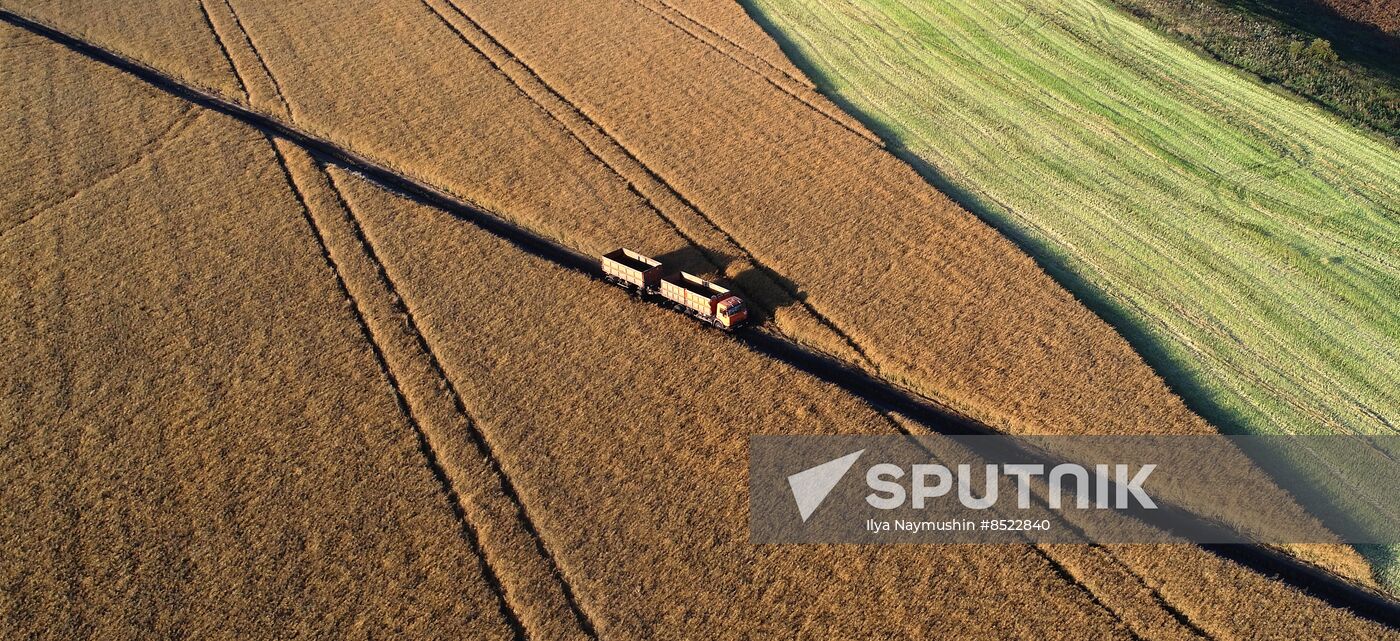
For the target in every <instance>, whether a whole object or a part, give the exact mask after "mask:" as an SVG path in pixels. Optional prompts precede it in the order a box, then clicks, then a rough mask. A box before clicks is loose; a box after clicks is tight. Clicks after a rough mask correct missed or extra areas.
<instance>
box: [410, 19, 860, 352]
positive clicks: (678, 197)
mask: <svg viewBox="0 0 1400 641" xmlns="http://www.w3.org/2000/svg"><path fill="white" fill-rule="evenodd" d="M420 1H421V2H423V4H424V5H427V6H428V7H429V8H430V9H433V11H434V13H438V11H437V10H436V9H435V8H434V7H432V5H431V4H429V0H420ZM442 1H444V2H446V3H447V4H448V5H449V6H451V8H452V9H453V11H454V12H455V13H456V14H457V15H459V16H460V17H461V18H462V19H463V20H465V21H466V22H467V23H468V24H469V25H470V26H471V28H472V30H474V31H476V32H477V33H478V34H479V35H480V36H481V37H483V38H485V39H486V41H487V42H488V43H489V46H490V47H492V48H495V49H498V50H499V55H501V56H504V57H505V58H506V60H505V63H506V64H511V63H513V64H514V65H515V66H518V67H519V68H520V69H521V70H522V71H523V73H525V74H526V75H527V76H528V77H529V78H530V79H532V80H533V81H534V83H536V84H538V85H539V87H540V88H541V89H542V90H543V91H544V92H545V93H546V95H548V96H549V97H550V98H553V99H554V100H556V101H558V102H559V104H560V105H561V107H562V109H564V110H565V111H566V113H569V114H572V115H574V116H575V117H577V118H578V120H580V121H581V122H580V123H579V125H578V127H581V128H583V129H584V130H585V131H590V130H591V131H592V132H594V133H595V134H596V135H598V136H600V137H601V138H602V139H603V144H605V145H610V146H612V147H615V148H616V149H617V151H618V152H619V153H620V154H621V155H622V157H623V159H624V160H623V161H624V162H627V163H630V164H634V165H635V166H636V168H637V169H638V170H639V171H641V172H642V174H643V176H644V177H645V180H646V181H648V182H651V183H652V184H653V185H654V187H655V188H656V189H658V190H661V191H662V192H663V196H665V197H668V198H670V199H674V200H675V201H676V203H677V204H678V206H679V207H680V208H682V209H683V210H684V211H686V212H689V213H692V214H694V215H695V217H696V218H697V219H698V221H699V222H698V224H702V225H705V226H707V227H709V228H710V230H711V231H712V232H714V233H716V234H719V235H720V236H721V237H722V238H723V239H724V242H726V243H727V244H729V245H730V246H731V247H732V248H733V249H734V250H735V251H736V252H738V253H739V254H740V255H741V256H742V257H743V258H744V259H746V260H747V261H748V262H749V263H750V264H751V265H753V266H754V268H756V269H757V270H758V271H759V272H760V273H761V274H762V275H763V276H764V277H765V278H766V279H767V280H768V281H769V282H771V283H772V284H773V285H774V286H775V287H777V288H778V289H779V290H781V291H782V292H784V293H785V294H786V295H787V297H788V298H789V299H790V300H791V301H793V302H795V303H797V304H798V305H799V306H801V307H802V308H803V309H804V310H806V311H807V313H808V314H810V315H811V316H812V318H813V319H814V320H816V321H817V322H818V323H820V324H821V325H822V326H824V327H826V329H827V330H828V331H830V332H831V333H832V334H834V335H835V336H836V337H837V338H839V339H840V340H841V341H843V342H844V343H845V344H846V346H847V347H849V348H850V349H851V351H852V352H854V353H855V354H856V355H857V357H858V358H859V359H860V361H861V362H863V364H864V365H865V366H866V367H868V368H870V369H871V370H873V371H876V372H878V371H879V366H878V365H877V364H876V363H875V361H874V360H873V359H872V358H871V357H870V355H869V354H867V353H866V351H865V348H864V347H863V346H862V345H860V344H859V343H858V342H857V341H856V340H855V339H854V338H853V337H851V335H850V334H849V333H847V332H846V331H845V330H843V329H841V328H840V326H838V325H837V324H836V323H835V322H834V321H832V320H831V319H830V318H828V317H827V316H826V315H825V314H823V313H821V312H820V311H818V310H817V309H816V307H815V306H813V305H812V304H811V303H809V302H807V301H806V300H804V298H803V297H802V295H801V292H800V291H798V290H797V289H796V288H795V287H793V286H790V285H789V284H787V281H786V279H785V278H783V277H782V276H781V275H780V274H778V272H777V271H776V270H774V269H772V268H771V267H769V266H768V265H766V264H765V263H763V262H762V261H760V260H759V259H758V258H757V257H756V256H754V254H753V252H752V251H750V250H749V249H748V248H747V247H745V246H744V245H743V244H742V243H740V242H739V241H738V240H737V239H735V238H734V236H733V235H732V234H730V233H729V232H728V231H727V230H725V229H724V227H723V226H721V225H719V224H718V223H716V222H715V221H714V219H713V218H711V217H710V216H709V215H708V214H706V213H705V212H704V210H702V209H701V208H700V207H699V206H698V205H696V204H695V203H694V202H692V201H691V200H690V199H689V198H688V197H686V196H685V195H684V194H682V193H681V192H680V190H679V189H677V188H676V187H675V186H674V185H672V184H671V183H670V182H669V181H667V180H666V179H665V178H663V177H661V176H660V175H659V174H658V173H657V172H656V171H655V170H654V169H652V168H651V167H650V166H649V165H647V164H646V163H645V162H643V161H642V160H641V158H639V157H638V156H637V154H636V153H635V152H633V151H632V150H631V149H629V148H628V147H627V146H626V145H624V144H623V143H622V141H621V140H619V139H618V138H617V137H616V136H614V135H613V134H612V133H611V132H609V131H608V130H607V129H606V128H605V127H603V126H602V124H600V123H599V122H598V121H597V120H596V119H594V118H593V117H591V116H589V115H588V113H587V112H586V111H585V110H584V109H583V108H581V107H579V106H578V104H576V103H574V102H573V101H571V100H569V99H568V98H567V97H565V96H564V95H563V94H562V93H561V92H560V91H559V90H557V89H555V88H554V87H553V86H552V85H550V84H549V83H548V82H547V81H545V79H544V78H543V77H542V76H540V74H539V73H538V72H537V71H535V69H534V68H533V67H531V66H530V65H529V64H527V63H526V62H525V61H524V60H522V59H521V58H520V57H519V56H517V55H515V53H514V52H512V51H511V50H510V48H508V47H506V46H505V45H504V44H503V43H501V41H500V40H499V39H497V38H496V37H495V36H494V35H492V34H491V32H490V31H488V30H487V29H486V28H485V27H484V26H482V25H481V24H480V23H479V22H477V21H476V20H475V19H473V18H472V17H471V16H470V15H468V14H467V13H466V11H464V10H463V9H462V8H461V7H460V6H459V5H458V3H457V2H456V1H455V0H442ZM438 17H439V19H440V20H441V21H442V22H443V23H444V24H446V25H447V26H448V27H449V28H451V29H452V30H453V31H455V32H457V34H458V36H459V37H461V38H462V39H463V40H464V41H466V42H467V44H468V45H469V46H470V47H471V48H472V49H473V50H475V51H476V52H477V53H479V54H480V55H482V56H483V57H486V58H487V60H488V61H489V62H491V63H492V65H493V66H495V67H496V68H497V69H498V70H500V71H501V73H502V74H503V75H505V76H506V77H507V79H508V80H510V81H511V82H512V84H514V85H515V86H516V88H517V89H518V90H519V91H520V92H521V93H523V94H525V96H526V97H527V98H529V99H530V100H531V101H532V102H535V103H536V105H538V106H539V107H540V108H541V109H543V110H545V111H546V112H547V113H548V114H549V115H550V116H551V117H552V118H554V120H555V121H556V122H558V123H559V124H560V125H561V126H562V127H564V129H565V130H566V131H568V132H569V134H570V135H571V136H573V138H574V139H575V140H577V141H578V142H579V143H580V144H582V145H583V146H584V147H585V148H587V149H589V151H590V152H591V153H592V154H593V156H594V157H595V158H597V159H598V160H599V162H602V163H603V165H604V166H606V167H608V168H609V169H610V170H611V171H612V172H613V173H614V174H616V175H617V176H618V177H619V178H622V179H623V180H624V181H626V182H627V183H628V185H629V186H631V187H633V191H635V192H637V193H638V195H641V196H642V197H643V198H644V199H646V201H647V202H648V204H650V205H651V208H652V210H653V211H655V212H656V213H657V215H658V216H660V217H661V218H663V219H664V220H665V221H666V222H667V223H668V224H669V225H670V226H671V227H673V228H674V229H676V231H677V232H678V233H680V234H681V236H682V238H684V239H685V240H686V241H688V242H690V243H691V245H693V246H695V247H696V248H697V249H699V250H700V251H702V252H705V251H706V249H705V247H704V245H703V244H702V243H699V242H698V241H696V240H695V238H694V237H693V236H692V235H690V234H688V233H686V232H685V231H684V230H682V229H681V227H680V225H679V224H678V223H676V222H675V219H674V218H672V217H670V216H668V215H667V214H666V213H665V212H664V211H663V210H662V208H661V206H660V205H659V204H657V203H656V202H655V200H653V199H652V198H650V197H647V196H645V195H644V194H641V193H640V187H637V186H636V182H637V181H636V180H634V179H632V178H630V177H628V176H626V175H624V173H623V171H622V170H621V169H620V168H618V167H617V166H616V165H614V164H613V163H610V162H608V161H607V160H606V159H605V158H603V157H602V155H601V154H600V153H599V152H597V151H596V150H594V149H593V148H592V147H591V146H589V144H588V142H587V141H586V140H584V135H585V134H583V133H581V132H579V131H577V130H576V127H571V126H570V125H569V123H567V122H565V120H564V118H563V117H561V116H560V115H558V114H555V113H553V112H552V111H551V110H550V109H549V108H548V107H547V106H546V105H544V104H543V103H542V102H541V101H540V100H539V99H537V98H535V97H534V96H532V95H530V94H529V93H528V91H527V90H526V89H525V88H524V87H523V86H522V85H521V82H520V81H519V80H517V79H516V78H514V76H513V75H512V74H510V73H509V72H507V71H505V69H504V67H505V66H506V64H502V63H501V62H499V61H497V60H495V59H494V58H492V57H491V56H490V54H488V53H486V51H485V50H484V49H483V48H482V47H481V46H480V45H478V44H476V43H473V42H471V41H470V38H469V37H468V36H467V35H466V34H465V33H463V32H462V30H461V29H459V28H457V27H456V26H455V25H453V24H451V22H449V21H448V20H447V18H446V17H445V16H443V15H441V14H440V13H438ZM711 262H712V263H714V261H711ZM716 267H718V265H716Z"/></svg>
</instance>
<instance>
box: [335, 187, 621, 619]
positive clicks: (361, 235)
mask: <svg viewBox="0 0 1400 641" xmlns="http://www.w3.org/2000/svg"><path fill="white" fill-rule="evenodd" d="M322 172H323V173H324V174H325V176H326V178H327V180H328V181H329V183H330V186H331V192H332V193H333V194H334V195H335V198H336V201H337V202H338V204H339V205H340V209H341V210H342V211H343V212H344V213H345V221H346V223H347V224H348V225H349V226H350V229H351V230H352V234H353V236H354V238H355V240H356V242H357V243H358V246H359V248H360V250H361V251H362V252H363V253H364V255H365V257H366V258H368V259H369V261H370V263H371V265H372V266H373V268H374V270H375V272H376V273H377V275H378V277H379V280H380V282H381V284H382V285H383V286H384V287H385V288H386V289H387V290H388V291H389V292H391V293H392V295H393V297H394V299H395V300H397V301H399V304H400V305H401V306H402V310H403V311H402V313H403V316H404V322H405V325H406V328H407V330H408V332H409V334H410V336H411V337H412V339H413V341H414V343H415V344H416V345H417V347H418V349H419V350H420V351H421V353H422V354H423V355H424V356H426V357H427V359H428V363H429V365H430V366H431V370H432V373H433V376H434V378H436V379H437V380H439V381H441V382H442V384H443V386H444V389H445V391H446V392H447V394H448V396H449V398H450V399H451V401H452V405H453V407H454V408H455V410H456V411H457V414H458V415H459V416H461V417H462V419H463V420H464V421H465V422H466V426H467V433H468V435H469V437H470V438H471V441H472V444H473V445H474V446H475V447H476V449H477V451H478V452H479V453H480V455H481V456H482V458H483V460H484V461H485V463H486V466H487V468H488V470H489V471H490V473H491V475H492V476H493V477H494V478H495V479H497V480H498V481H499V482H500V485H501V489H502V491H503V492H504V494H505V495H506V497H507V498H508V499H509V500H510V502H511V503H512V504H513V507H514V508H515V511H516V517H517V518H518V519H519V521H520V524H521V526H522V527H524V529H525V531H526V533H527V534H529V536H530V538H531V540H532V542H533V544H534V547H535V551H536V552H537V553H538V554H539V555H540V557H541V558H543V559H544V560H545V561H546V563H548V565H549V568H550V570H551V573H552V575H553V578H555V579H556V580H557V581H558V583H559V587H560V589H561V590H562V591H563V594H564V598H565V602H566V603H567V604H568V606H569V609H570V612H571V613H572V614H573V616H574V618H575V619H576V620H577V622H578V623H579V626H580V627H581V628H582V629H583V631H584V633H585V634H586V635H587V636H589V637H591V638H594V639H597V638H598V633H597V627H596V626H595V625H594V623H593V619H592V617H590V616H588V614H587V613H585V612H584V611H583V608H582V607H581V605H580V603H579V600H578V597H577V595H576V594H575V593H574V589H573V585H572V583H571V582H570V581H569V580H568V578H567V576H566V575H565V574H564V570H563V568H562V567H561V566H560V565H559V562H558V560H557V559H556V558H555V556H554V554H553V552H551V551H550V550H549V548H548V546H546V545H545V543H544V537H543V536H541V535H540V531H539V528H538V527H537V526H536V525H535V521H534V519H533V518H532V517H531V516H530V513H529V511H528V510H527V509H526V508H525V502H524V500H523V499H522V498H521V497H520V492H519V491H518V490H517V489H516V488H515V484H514V483H513V482H512V481H511V480H510V476H509V475H508V474H506V472H505V470H504V469H502V467H501V463H500V458H499V456H497V454H496V450H495V448H494V447H492V446H491V443H490V441H489V439H487V438H486V434H485V433H484V432H483V431H482V430H481V428H480V426H479V424H478V422H477V420H476V419H475V418H474V417H473V416H472V414H471V412H470V411H469V410H468V409H467V405H466V402H465V401H463V400H462V395H461V393H460V392H459V391H458V389H457V384H456V383H455V382H454V381H453V380H452V377H451V376H449V375H448V374H447V370H446V369H445V368H444V367H443V365H442V362H441V361H440V360H439V359H438V357H437V353H436V351H435V350H433V348H432V347H431V346H430V345H429V343H428V340H427V337H426V336H425V335H424V334H423V331H422V330H421V329H420V328H419V326H418V321H417V319H416V317H415V315H414V313H413V308H412V306H411V305H409V302H408V299H407V298H406V297H404V296H403V295H401V294H400V293H399V288H398V286H397V285H396V284H395V283H394V279H393V278H392V277H391V276H390V275H389V272H388V269H387V268H386V267H385V265H384V261H383V260H382V259H380V258H379V252H378V251H377V250H376V249H375V246H374V243H373V242H372V241H371V240H370V239H369V237H368V236H367V235H366V234H365V231H364V228H363V227H362V226H361V224H360V219H359V217H357V216H356V215H355V210H354V208H352V207H351V206H350V203H349V202H347V201H346V199H345V195H344V192H343V190H342V189H341V188H340V186H339V184H338V182H337V181H336V179H335V176H334V175H333V174H331V173H330V172H327V171H325V170H324V169H322Z"/></svg>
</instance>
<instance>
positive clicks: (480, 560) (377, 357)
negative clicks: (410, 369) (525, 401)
mask: <svg viewBox="0 0 1400 641" xmlns="http://www.w3.org/2000/svg"><path fill="white" fill-rule="evenodd" d="M239 82H242V78H239ZM267 141H268V144H269V145H270V146H271V147H272V152H273V154H274V155H275V156H276V157H277V165H278V166H279V167H280V168H281V170H282V176H283V178H284V179H286V181H287V186H288V187H289V188H290V189H291V190H292V193H294V194H295V195H296V198H297V203H298V204H299V205H300V206H301V213H302V216H303V217H304V218H305V219H306V224H307V225H308V226H309V227H310V228H311V231H312V235H314V236H315V237H316V245H317V248H318V249H319V251H320V252H321V258H322V259H323V260H325V261H326V264H327V265H328V266H329V267H330V269H331V272H332V273H333V274H334V275H335V282H336V286H337V287H338V288H339V289H340V293H341V295H342V296H343V297H344V298H345V300H347V301H349V302H350V307H351V310H352V311H353V312H354V313H353V314H352V315H353V316H354V318H355V323H356V325H358V326H359V328H360V333H361V335H363V337H364V339H365V342H366V343H368V344H369V347H370V351H371V352H372V353H373V354H374V361H375V364H376V365H377V366H378V367H379V371H380V372H381V373H382V374H383V375H384V378H385V380H387V381H388V383H389V388H390V389H391V390H392V391H393V395H394V403H395V404H396V405H397V406H398V409H399V411H400V412H401V413H402V414H403V416H404V418H405V419H406V420H407V421H408V424H409V425H410V426H411V427H412V428H413V433H414V436H416V437H417V440H418V450H419V452H421V453H422V454H423V458H424V459H425V461H426V462H427V465H428V469H429V471H431V472H432V474H433V478H435V479H436V480H437V482H438V485H439V486H440V489H441V490H442V491H443V493H444V494H445V495H446V498H447V500H448V503H449V505H450V506H451V509H452V514H453V516H454V517H455V518H456V520H457V523H458V525H460V526H461V535H462V539H463V540H464V541H466V543H467V545H468V547H469V548H470V549H471V551H472V554H473V555H474V556H475V557H476V560H477V566H478V568H479V569H480V570H481V574H482V577H483V578H485V579H486V584H487V586H488V587H489V588H490V589H491V593H492V594H493V595H494V596H495V598H496V604H497V606H498V607H499V609H500V612H501V617H502V618H503V619H504V620H505V622H506V623H507V624H508V625H509V626H510V628H511V631H512V632H513V634H514V635H515V638H516V639H526V638H528V636H527V635H526V633H525V626H524V625H523V624H521V622H520V618H519V617H518V616H516V614H515V611H514V610H512V609H511V607H510V604H509V603H508V602H507V601H506V596H505V586H504V585H503V584H502V583H501V579H500V577H499V576H497V575H496V571H495V569H494V568H492V567H491V564H490V563H488V562H487V561H486V551H485V550H484V549H482V546H481V540H480V536H479V534H478V533H477V531H476V528H475V527H474V526H473V525H472V524H471V521H470V520H469V519H468V518H467V513H466V509H465V508H464V507H463V501H462V497H461V495H459V494H458V493H457V489H456V488H455V487H453V485H452V479H451V478H450V477H448V475H447V471H446V470H445V469H444V468H443V466H442V462H441V461H440V460H439V459H438V456H437V452H436V451H435V450H434V449H433V446H432V443H430V442H429V441H428V435H427V433H425V432H424V431H423V426H422V425H421V424H419V422H418V418H417V417H416V416H414V413H413V409H412V408H411V407H410V406H409V404H408V399H407V398H406V397H405V396H404V393H403V389H402V387H400V385H399V381H398V377H396V376H395V375H394V372H393V371H392V370H390V369H389V363H388V361H387V360H386V359H385V357H384V351H383V350H382V349H381V348H380V346H379V343H378V341H377V340H376V339H375V337H374V333H373V332H372V331H370V327H369V323H368V321H366V320H365V315H364V310H363V309H361V307H360V302H359V301H358V300H356V299H355V296H354V295H353V294H351V293H350V288H349V287H348V286H347V285H346V283H345V278H344V276H342V275H341V270H340V265H338V264H337V263H336V261H335V259H334V258H332V257H331V252H330V248H329V247H328V246H327V245H326V238H325V235H324V232H322V230H321V228H320V227H319V226H318V225H317V224H316V220H315V219H314V218H313V217H312V215H311V206H310V204H309V203H307V201H306V196H305V195H304V194H303V193H302V191H301V188H300V187H298V186H297V183H296V180H295V179H294V178H293V177H292V171H291V168H290V167H288V166H287V159H286V157H284V156H283V155H282V150H281V149H279V148H278V144H279V141H278V140H277V139H275V138H273V137H272V136H271V135H268V136H267Z"/></svg>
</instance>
